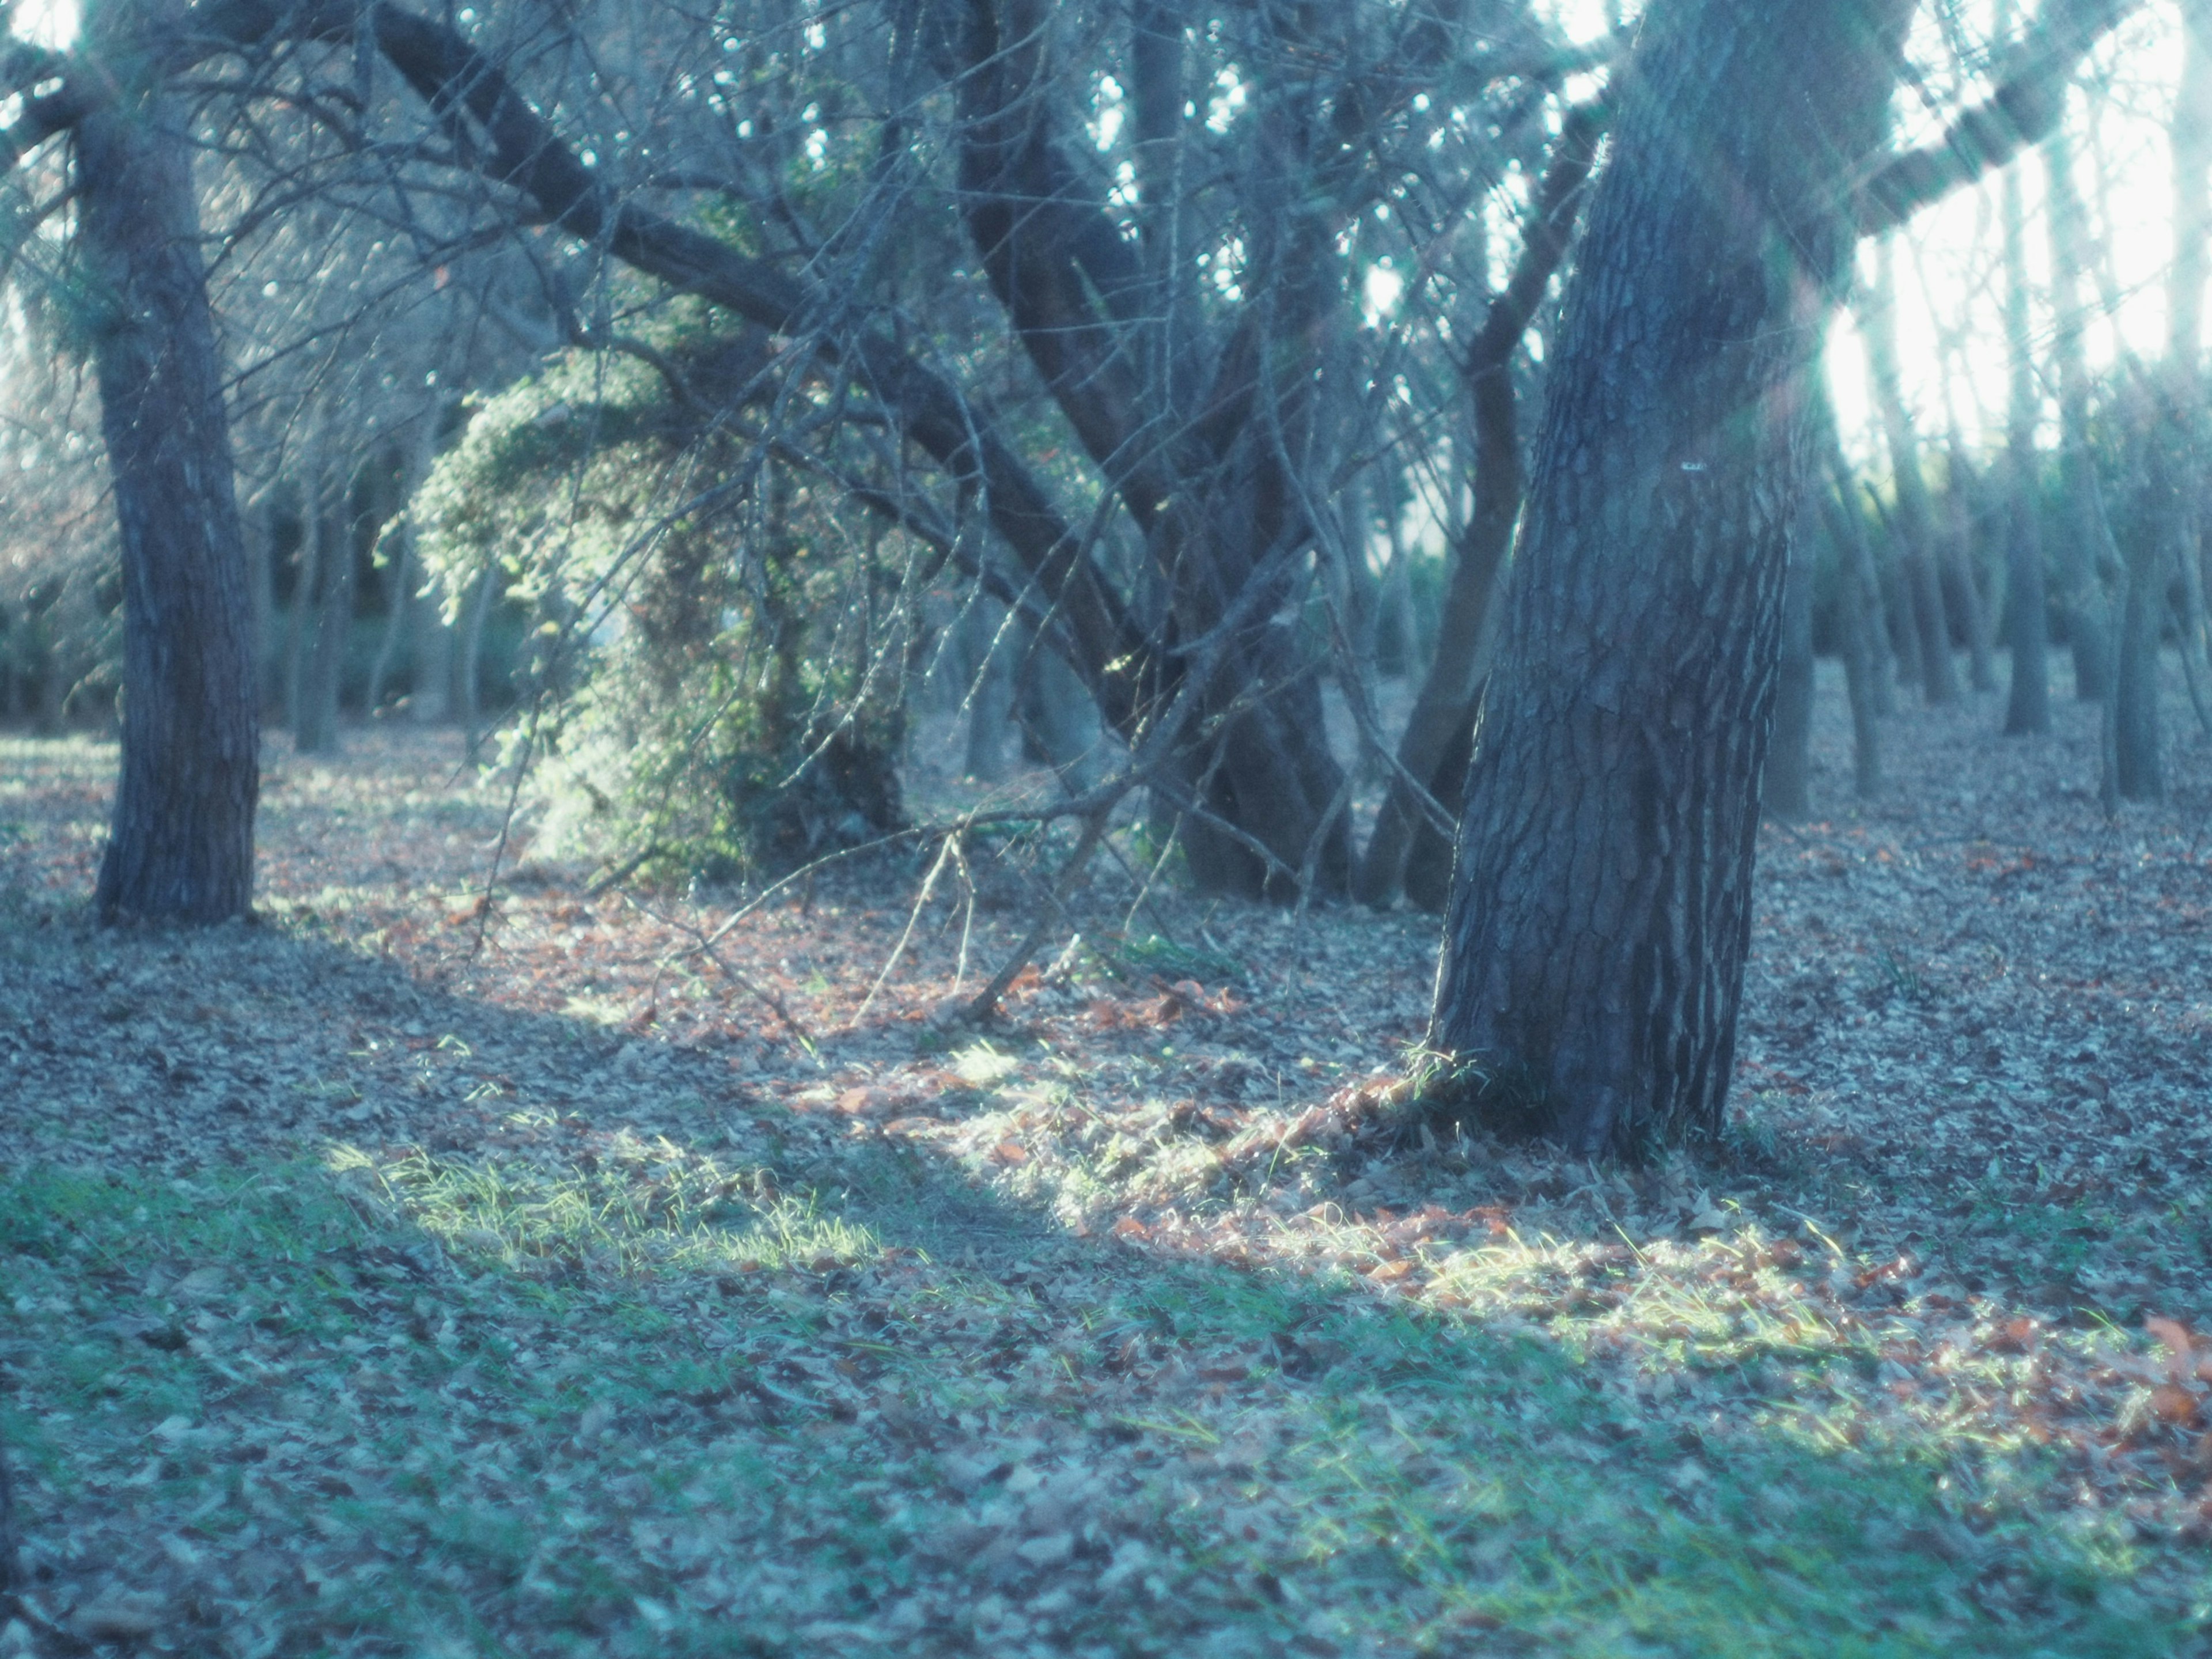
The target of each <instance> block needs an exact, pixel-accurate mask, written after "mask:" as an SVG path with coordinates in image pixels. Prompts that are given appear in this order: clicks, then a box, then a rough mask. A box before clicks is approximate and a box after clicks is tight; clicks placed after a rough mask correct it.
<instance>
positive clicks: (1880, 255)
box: [1859, 241, 1959, 703]
mask: <svg viewBox="0 0 2212 1659" xmlns="http://www.w3.org/2000/svg"><path fill="white" fill-rule="evenodd" d="M1894 266H1895V261H1894V259H1893V258H1892V254H1891V248H1890V244H1889V242H1888V241H1884V242H1883V243H1882V244H1881V247H1880V249H1879V250H1878V251H1877V257H1876V259H1875V282H1874V288H1873V290H1872V291H1871V292H1870V293H1869V294H1868V295H1867V296H1866V300H1865V303H1864V304H1863V305H1862V306H1861V307H1860V311H1859V326H1860V328H1861V330H1862V331H1863V333H1864V335H1865V337H1866V349H1867V374H1868V380H1869V383H1870V384H1871V386H1873V388H1874V397H1875V406H1876V407H1877V408H1878V409H1879V410H1881V425H1882V432H1883V435H1885V436H1886V437H1887V439H1888V441H1889V465H1890V473H1891V477H1893V480H1894V482H1895V485H1896V492H1897V544H1898V548H1897V550H1898V557H1899V562H1900V564H1901V566H1902V568H1903V574H1904V577H1905V581H1906V583H1907V584H1908V585H1909V586H1910V587H1911V592H1912V614H1913V617H1914V620H1915V621H1916V622H1917V624H1918V628H1919V637H1918V639H1917V641H1915V642H1916V643H1917V645H1918V647H1919V656H1920V672H1921V690H1922V692H1923V694H1924V695H1925V696H1926V697H1927V699H1928V701H1929V702H1931V703H1941V702H1957V701H1958V699H1959V672H1958V665H1956V664H1955V663H1954V662H1953V661H1952V659H1951V629H1950V623H1949V622H1948V620H1947V618H1946V616H1945V613H1944V607H1943V587H1942V581H1941V580H1940V579H1939V578H1938V576H1937V574H1936V520H1935V513H1933V511H1932V510H1931V509H1930V508H1929V504H1928V482H1927V479H1926V478H1925V477H1923V475H1922V473H1921V471H1920V443H1919V440H1918V439H1917V437H1915V436H1914V435H1913V430H1912V417H1911V415H1910V414H1909V413H1907V412H1906V410H1905V390H1904V386H1903V385H1902V383H1901V382H1900V380H1899V376H1898V368H1897V278H1896V272H1895V269H1894Z"/></svg>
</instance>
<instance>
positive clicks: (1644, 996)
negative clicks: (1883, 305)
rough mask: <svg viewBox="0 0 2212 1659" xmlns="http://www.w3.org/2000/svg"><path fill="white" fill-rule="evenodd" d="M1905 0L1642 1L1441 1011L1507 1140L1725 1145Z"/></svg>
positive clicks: (1582, 1147)
mask: <svg viewBox="0 0 2212 1659" xmlns="http://www.w3.org/2000/svg"><path fill="white" fill-rule="evenodd" d="M1910 11H1911V5H1910V3H1909V0H1826V3H1820V4H1813V5H1801V6H1792V7H1773V6H1770V5H1767V4H1765V3H1763V0H1655V3H1654V4H1653V5H1652V6H1651V8H1650V9H1649V10H1648V11H1647V12H1646V13H1645V15H1644V24H1643V27H1642V31H1641V34H1640V37H1639V42H1638V49H1637V53H1636V56H1635V58H1634V60H1633V62H1632V66H1631V69H1630V70H1629V71H1628V72H1627V80H1628V82H1629V84H1628V86H1627V88H1626V90H1625V92H1624V93H1623V94H1622V95H1621V98H1620V111H1621V113H1620V121H1619V125H1618V127H1617V130H1616V131H1617V136H1616V139H1615V143H1616V144H1617V146H1618V149H1617V159H1616V160H1615V161H1614V162H1613V166H1612V167H1611V168H1610V169H1609V170H1608V172H1607V174H1606V176H1605V178H1604V179H1603V180H1602V181H1601V184H1600V185H1599V186H1598V188H1597V191H1596V194H1595V199H1594V201H1593V203H1592V205H1591V209H1590V217H1589V228H1588V229H1587V230H1586V231H1585V233H1584V240H1583V251H1582V255H1581V258H1580V261H1579V264H1578V265H1577V270H1576V273H1575V275H1574V277H1573V278H1572V280H1571V283H1570V287H1569V290H1568V294H1567V296H1566V301H1565V323H1564V325H1563V328H1562V331H1561V338H1560V341H1559V347H1558V350H1557V352H1556V355H1555V356H1554V358H1553V370H1552V380H1551V383H1550V401H1549V406H1548V408H1547V410H1546V415H1545V424H1544V430H1543V434H1542V436H1541V441H1540V442H1539V445H1538V448H1537V453H1536V459H1535V463H1534V475H1533V482H1532V484H1531V487H1530V490H1529V497H1528V511H1527V514H1526V517H1525V519H1524V521H1523V525H1522V532H1521V538H1520V543H1519V547H1518V550H1517V552H1516V562H1515V571H1514V575H1513V578H1512V580H1511V583H1510V601H1509V604H1510V610H1509V613H1508V626H1507V628H1506V629H1505V631H1504V647H1503V648H1502V650H1501V653H1500V656H1499V660H1498V665H1497V667H1496V668H1495V669H1494V670H1493V671H1492V675H1491V678H1490V682H1489V685H1488V688H1487V690H1486V694H1485V697H1484V701H1483V707H1482V710H1481V713H1480V716H1479V725H1478V728H1477V736H1476V749H1475V756H1474V765H1473V767H1472V769H1471V770H1470V773H1469V776H1468V793H1467V806H1466V813H1465V817H1464V820H1463V823H1462V841H1461V848H1460V856H1459V863H1458V868H1457V871H1456V873H1455V877H1454V880H1453V891H1452V902H1451V906H1450V912H1449V919H1448V921H1447V923H1446V931H1445V952H1444V960H1443V963H1442V966H1441V968H1440V969H1439V972H1438V975H1437V1006H1436V1012H1435V1015H1434V1018H1433V1019H1432V1022H1431V1032H1430V1040H1431V1044H1432V1045H1433V1046H1434V1047H1436V1048H1438V1049H1440V1050H1442V1051H1443V1052H1444V1053H1446V1054H1449V1055H1451V1056H1453V1057H1455V1060H1457V1061H1458V1062H1459V1063H1460V1066H1461V1068H1462V1069H1461V1072H1460V1075H1461V1076H1462V1078H1463V1079H1465V1080H1466V1081H1467V1083H1468V1085H1470V1093H1471V1109H1473V1110H1474V1112H1475V1113H1476V1114H1478V1115H1480V1116H1481V1117H1483V1118H1485V1119H1486V1120H1487V1121H1491V1122H1492V1123H1494V1124H1496V1125H1498V1127H1508V1128H1512V1127H1518V1128H1521V1129H1523V1130H1534V1131H1536V1132H1538V1133H1544V1134H1547V1135H1549V1136H1551V1137H1553V1138H1554V1139H1558V1140H1560V1141H1562V1142H1564V1143H1565V1144H1566V1145H1567V1146H1571V1147H1572V1148H1574V1149H1576V1150H1577V1151H1580V1152H1589V1153H1596V1152H1605V1151H1610V1150H1616V1149H1621V1148H1628V1147H1634V1146H1639V1145H1642V1144H1644V1143H1646V1142H1649V1141H1650V1140H1653V1139H1663V1138H1672V1137H1680V1136H1700V1135H1711V1134H1712V1133H1716V1132H1717V1130H1718V1129H1719V1127H1720V1123H1721V1114H1722V1109H1723V1103H1724V1101H1725V1099H1726V1097H1727V1091H1728V1085H1729V1072H1730V1070H1731V1068H1732V1066H1733V1063H1734V1057H1735V1023H1736V1012H1737V1006H1738V1003H1739V1001H1740V999H1741V991H1742V981H1743V969H1744V954H1745V949H1746V945H1747V939H1748V937H1749V932H1750V924H1751V873H1752V860H1753V849H1754V846H1755V837H1756V831H1757V826H1758V816H1759V776H1760V773H1761V770H1762V769H1763V768H1764V765H1765V758H1766V747H1767V738H1768V733H1769V724H1770V720H1771V706H1772V698H1773V691H1774V679H1775V665H1776V658H1777V653H1778V645H1779V636H1780V631H1781V611H1782V588H1783V582H1784V575H1785V573H1786V570H1787V567H1788V562H1789V544H1790V533H1791V526H1792V520H1794V518H1795V516H1796V507H1797V501H1798V490H1799V487H1800V484H1801V482H1802V461H1803V459H1804V452H1805V450H1806V448H1807V447H1808V446H1807V443H1806V440H1807V439H1808V437H1809V435H1810V434H1809V432H1808V429H1807V426H1806V422H1805V419H1804V416H1805V414H1806V412H1807V409H1808V403H1809V398H1808V395H1807V392H1808V380H1809V378H1810V376H1809V371H1810V369H1811V368H1812V365H1813V363H1814V359H1815V356H1816V354H1817V352H1818V349H1819V346H1820V337H1821V332H1822V325H1823V323H1824V320H1825V318H1826V313H1827V309H1828V307H1829V305H1830V302H1831V301H1832V297H1833V295H1834V294H1835V293H1836V291H1837V289H1838V287H1839V286H1840V284H1841V283H1843V282H1844V279H1845V277H1846V275H1847V272H1848V270H1849V264H1850V251H1851V246H1852V241H1853V237H1854V232H1853V228H1852V223H1851V211H1852V204H1851V199H1850V186H1851V183H1852V181H1853V180H1854V179H1855V178H1857V177H1858V176H1861V175H1863V172H1864V168H1865V164H1866V162H1867V161H1868V160H1869V158H1870V157H1871V156H1872V155H1874V154H1875V146H1876V144H1877V143H1878V141H1879V139H1880V137H1881V131H1882V129H1883V123H1884V118H1885V112H1886V111H1887V106H1888V101H1889V94H1890V89H1891V84H1892V77H1893V74H1894V72H1895V64H1896V61H1897V60H1896V57H1895V53H1896V50H1897V46H1898V37H1899V32H1900V31H1901V29H1902V28H1903V27H1904V24H1905V21H1906V18H1907V17H1908V15H1909V14H1910ZM1778 111H1786V112H1788V113H1787V118H1777V112H1778Z"/></svg>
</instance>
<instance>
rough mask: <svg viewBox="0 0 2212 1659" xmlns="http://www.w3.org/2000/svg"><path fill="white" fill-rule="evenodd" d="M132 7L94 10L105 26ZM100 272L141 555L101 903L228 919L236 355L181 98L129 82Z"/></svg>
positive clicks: (126, 575)
mask: <svg viewBox="0 0 2212 1659" xmlns="http://www.w3.org/2000/svg"><path fill="white" fill-rule="evenodd" d="M124 24H125V19H123V18H122V17H120V16H118V15H116V14H115V13H113V12H111V11H110V10H109V9H107V8H106V7H96V8H94V9H93V10H92V11H91V13H90V15H88V18H87V21H86V28H87V33H88V39H90V40H94V41H97V40H100V39H101V38H102V37H103V35H104V34H105V33H107V32H108V30H109V29H110V27H112V26H115V27H119V26H123V25H124ZM76 143H77V151H76V198H77V213H78V234H79V237H80V246H81V247H82V252H83V270H84V274H85V277H86V280H87V282H88V284H89V285H90V287H91V295H90V297H91V300H92V302H93V305H94V307H95V308H96V309H95V313H94V314H95V316H96V319H97V323H96V329H95V332H94V341H93V357H94V365H95V368H96V370H97V374H98V378H99V382H100V426H101V431H102V434H103V435H104V437H105V439H106V445H107V454H108V465H109V470H110V473H111V475H112V479H113V483H114V490H115V508H116V517H117V520H118V525H119V526H120V529H121V543H122V553H123V658H124V666H123V685H124V693H123V763H122V772H121V776H120V779H119V781H118V785H117V787H116V795H115V817H114V823H113V827H112V831H111V833H110V836H109V839H108V843H107V849H106V854H105V855H104V856H103V857H102V859H101V860H100V881H99V885H98V889H97V891H96V894H95V898H94V902H95V905H96V907H97V908H98V911H99V914H100V915H101V917H103V918H105V919H113V918H118V917H124V916H137V917H143V918H146V919H149V920H164V921H191V922H210V921H224V920H226V919H228V918H230V917H233V916H242V915H245V914H246V911H247V908H248V907H249V906H250V904H251V903H252V896H253V813H254V807H255V805H256V802H257V800H258V796H259V793H260V770H259V755H258V744H259V738H260V730H259V708H258V696H257V695H256V686H255V675H254V655H253V626H252V617H253V612H252V600H251V598H250V596H249V593H248V590H247V586H246V547H245V543H244V540H243V538H241V537H240V532H239V520H238V504H237V501H236V499H235V498H234V495H233V493H232V478H231V462H230V434H229V428H228V422H227V419H226V416H225V414H224V410H223V404H222V363H221V361H220V359H219V358H218V356H217V354H216V343H215V331H214V329H213V326H212V325H211V324H210V319H209V316H208V306H207V289H206V284H205V280H204V272H203V270H202V267H201V264H200V252H199V213H198V208H197V202H196V200H195V198H194V196H193V194H192V179H191V136H190V134H189V133H188V132H187V131H186V130H185V120H184V116H183V112H182V111H181V109H179V107H178V106H176V105H174V104H173V103H172V102H171V101H170V100H167V99H166V98H162V97H160V96H158V95H139V96H126V97H125V98H123V99H122V100H118V102H117V103H116V104H115V105H113V106H111V107H109V108H106V109H104V110H102V111H101V112H99V113H97V114H94V115H92V116H88V117H87V118H85V120H84V121H83V122H82V123H81V124H80V125H79V126H78V128H77V138H76Z"/></svg>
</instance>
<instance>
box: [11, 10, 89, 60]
mask: <svg viewBox="0 0 2212 1659" xmlns="http://www.w3.org/2000/svg"><path fill="white" fill-rule="evenodd" d="M77 15H78V7H77V0H23V3H22V4H21V5H20V6H18V7H17V8H16V10H15V24H14V27H13V29H12V30H11V31H10V32H11V33H13V34H14V35H15V38H16V39H17V40H27V41H29V42H30V43H31V44H32V45H33V46H45V47H46V48H47V49H49V50H50V51H53V52H66V51H68V50H69V48H70V46H74V45H75V44H76V30H77Z"/></svg>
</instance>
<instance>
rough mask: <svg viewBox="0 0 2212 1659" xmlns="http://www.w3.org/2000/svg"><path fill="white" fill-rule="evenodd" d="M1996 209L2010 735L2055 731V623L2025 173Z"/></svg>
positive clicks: (2010, 177)
mask: <svg viewBox="0 0 2212 1659" xmlns="http://www.w3.org/2000/svg"><path fill="white" fill-rule="evenodd" d="M2000 189H2001V191H2002V194H2001V196H2000V198H1999V200H2000V206H1999V209H1998V212H1999V214H2000V216H2001V217H2002V222H2003V229H2004V278H2005V295H2004V324H2005V352H2006V356H2007V358H2008V368H2009V369H2010V374H2009V381H2010V386H2009V392H2008V398H2007V402H2006V410H2005V478H2004V485H2005V488H2004V497H2005V508H2006V511H2005V514H2004V525H2003V533H2004V538H2005V542H2004V545H2005V575H2006V581H2005V643H2006V644H2007V645H2008V647H2011V653H2012V678H2011V684H2010V686H2009V688H2008V693H2007V696H2006V700H2005V724H2004V729H2005V734H2006V735H2007V736H2008V737H2026V736H2031V735H2033V736H2041V735H2042V734H2043V733H2045V732H2049V731H2050V730H2051V677H2050V671H2049V668H2048V666H2047V665H2046V664H2045V654H2046V653H2045V645H2046V643H2047V641H2048V640H2049V638H2050V632H2051V623H2050V619H2049V617H2048V614H2047V606H2046V605H2045V599H2044V593H2043V538H2042V535H2041V526H2039V524H2038V522H2037V520H2036V512H2035V497H2036V482H2037V480H2036V474H2037V467H2036V459H2035V422H2036V417H2037V416H2039V414H2041V413H2042V398H2040V397H2039V395H2038V393H2037V391H2036V385H2035V355H2034V344H2033V337H2032V335H2031V333H2030V329H2029V319H2028V292H2027V216H2026V215H2025V213H2024V212H2023V211H2022V210H2021V197H2020V173H2019V172H2018V171H2017V170H2016V169H2015V170H2010V171H2008V172H2007V173H2005V176H2004V179H2003V181H2002V185H2001V186H2000Z"/></svg>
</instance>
